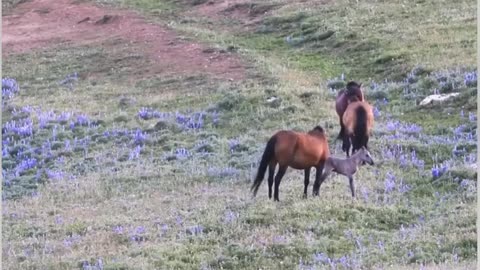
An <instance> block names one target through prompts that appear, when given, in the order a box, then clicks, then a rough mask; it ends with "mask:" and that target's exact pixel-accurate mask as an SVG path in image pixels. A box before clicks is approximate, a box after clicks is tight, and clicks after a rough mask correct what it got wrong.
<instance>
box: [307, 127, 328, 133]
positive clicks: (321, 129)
mask: <svg viewBox="0 0 480 270" xmlns="http://www.w3.org/2000/svg"><path fill="white" fill-rule="evenodd" d="M316 132H319V133H321V134H325V129H323V128H322V127H321V126H316V127H314V128H313V129H312V130H310V132H308V133H309V134H312V133H316Z"/></svg>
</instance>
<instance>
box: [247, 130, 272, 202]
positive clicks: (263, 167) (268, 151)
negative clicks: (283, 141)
mask: <svg viewBox="0 0 480 270" xmlns="http://www.w3.org/2000/svg"><path fill="white" fill-rule="evenodd" d="M276 143H277V136H273V137H271V138H270V140H268V142H267V146H266V147H265V151H264V152H263V155H262V160H261V161H260V166H259V167H258V172H257V177H255V181H254V182H253V185H252V187H251V188H250V191H253V196H254V197H255V195H257V191H258V188H259V187H260V184H262V181H263V178H264V177H265V172H266V171H267V167H268V163H269V162H270V161H271V160H272V158H273V157H274V156H275V144H276Z"/></svg>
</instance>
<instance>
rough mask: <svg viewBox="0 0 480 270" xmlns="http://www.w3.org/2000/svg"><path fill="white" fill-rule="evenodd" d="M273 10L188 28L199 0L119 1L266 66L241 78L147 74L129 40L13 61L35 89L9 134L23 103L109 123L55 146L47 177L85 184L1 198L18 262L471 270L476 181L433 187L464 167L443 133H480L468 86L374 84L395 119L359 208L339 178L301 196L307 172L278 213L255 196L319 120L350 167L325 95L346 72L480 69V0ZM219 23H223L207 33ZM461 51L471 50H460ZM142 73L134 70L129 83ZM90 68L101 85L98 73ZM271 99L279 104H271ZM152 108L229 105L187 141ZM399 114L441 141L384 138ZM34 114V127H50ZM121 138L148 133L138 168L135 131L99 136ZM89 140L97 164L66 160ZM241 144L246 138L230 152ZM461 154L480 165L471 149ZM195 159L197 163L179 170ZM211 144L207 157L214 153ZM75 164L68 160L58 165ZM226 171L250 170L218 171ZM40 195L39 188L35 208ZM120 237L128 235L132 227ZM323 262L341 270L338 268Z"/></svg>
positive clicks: (24, 97) (9, 262)
mask: <svg viewBox="0 0 480 270" xmlns="http://www.w3.org/2000/svg"><path fill="white" fill-rule="evenodd" d="M102 3H110V2H106V1H103V2H102ZM272 3H273V2H272ZM275 3H279V4H281V5H282V6H281V7H280V8H279V9H276V10H275V11H273V15H272V16H271V17H267V18H265V19H264V20H263V21H261V22H260V23H259V24H258V25H256V27H255V28H254V29H250V30H249V31H246V30H245V29H239V28H238V27H232V24H231V21H228V20H227V21H224V20H213V19H211V18H210V19H208V18H201V17H200V16H199V17H190V18H189V19H190V20H189V21H188V22H184V23H181V20H183V19H184V17H182V16H181V15H182V14H183V13H182V12H186V11H187V10H188V9H193V8H195V6H192V4H193V2H192V1H159V2H158V1H129V0H122V1H116V2H115V4H119V5H121V6H123V7H132V8H136V9H138V10H140V11H142V12H144V13H145V14H146V15H147V16H148V17H149V19H151V20H152V21H156V22H158V23H163V24H167V23H170V24H169V25H170V27H172V28H173V29H174V30H176V31H179V32H181V33H182V34H183V35H185V36H187V37H188V38H189V39H192V40H200V41H203V42H206V43H208V45H209V46H213V47H218V48H225V49H226V48H228V47H229V46H235V48H237V50H238V54H239V55H240V56H241V57H243V58H244V59H245V60H246V61H248V63H249V64H250V65H252V66H253V69H254V70H253V71H251V72H250V73H249V76H250V77H249V78H248V79H246V80H245V81H243V82H240V83H230V82H224V81H219V80H212V79H211V78H209V77H207V76H202V75H195V76H192V75H191V74H178V75H171V76H163V74H148V73H146V72H144V70H143V69H142V63H144V61H147V59H144V58H143V56H142V55H141V54H140V53H137V54H133V57H132V51H130V50H127V49H123V48H121V46H113V47H111V46H110V47H109V48H111V49H110V50H107V49H106V48H105V47H103V46H102V44H98V46H93V45H92V46H75V45H74V44H71V45H70V46H60V47H58V48H55V49H46V50H42V51H36V52H31V53H27V54H20V55H14V56H9V57H8V58H6V59H4V64H3V74H4V76H9V77H13V78H16V79H17V80H18V81H19V83H20V93H19V94H18V95H17V96H16V97H14V98H13V100H11V102H10V103H9V106H8V108H7V110H4V111H3V115H2V121H3V122H4V123H5V122H6V121H9V120H11V119H13V118H14V117H19V116H16V115H13V113H12V111H13V108H21V107H23V106H26V105H31V106H40V107H41V108H42V109H43V110H54V111H57V112H61V111H73V112H78V113H85V114H86V115H88V116H89V117H90V118H91V119H92V120H94V121H99V123H101V124H100V127H99V128H98V130H92V129H89V128H87V127H78V128H76V129H74V130H72V131H70V130H68V129H67V130H65V131H61V132H59V133H58V134H57V139H56V140H52V145H57V146H58V149H56V150H53V151H52V154H53V155H54V158H51V160H50V161H48V162H46V167H47V168H49V169H53V170H63V171H65V172H71V173H74V174H75V176H76V177H75V178H73V179H68V178H65V179H62V180H54V179H48V177H47V175H42V176H41V181H40V182H39V183H37V182H36V181H35V180H34V177H35V170H32V171H27V172H25V173H24V175H21V176H19V177H18V178H15V181H16V182H15V183H14V184H13V185H12V187H6V186H4V196H5V194H6V195H8V196H7V197H8V199H7V200H6V201H4V205H3V220H4V225H3V232H2V233H3V243H2V244H3V253H4V256H3V258H4V259H3V260H4V261H3V264H4V265H5V267H7V268H8V269H37V268H46V269H77V268H78V269H81V268H82V264H83V263H84V262H85V261H87V262H89V263H91V264H96V263H98V260H99V259H101V260H102V262H103V265H104V269H199V268H201V267H205V269H209V268H210V269H258V268H259V267H262V268H266V269H270V268H279V269H298V268H299V266H300V260H301V261H302V263H303V264H306V265H309V264H313V261H314V259H313V256H314V254H316V253H320V252H322V253H325V254H327V255H328V256H330V257H333V258H336V259H338V258H340V257H342V256H348V257H349V258H355V262H356V263H357V264H358V265H362V267H363V268H365V269H375V268H376V267H380V268H383V269H419V268H420V264H424V265H425V269H452V268H454V269H474V265H475V264H476V254H477V248H476V245H477V241H476V239H477V235H476V227H475V224H476V222H475V217H476V210H475V205H476V203H477V202H476V196H477V194H476V177H477V176H476V172H475V170H474V169H471V168H468V167H464V166H463V165H462V164H461V163H462V162H463V161H462V160H461V158H458V159H455V162H456V163H455V164H454V167H453V168H451V169H450V170H449V171H448V173H446V174H445V175H443V176H442V177H440V178H438V179H433V178H432V176H431V172H430V168H431V166H433V165H434V161H433V160H432V156H435V154H436V155H437V161H439V162H441V161H444V160H449V159H450V158H451V151H452V148H453V144H450V143H449V144H443V145H436V144H433V143H431V144H429V142H428V139H429V138H432V137H428V136H451V135H452V134H453V128H456V127H457V126H458V125H460V124H466V125H467V127H468V128H470V129H476V124H475V123H473V122H469V121H468V119H465V118H461V117H460V116H459V115H460V110H461V109H462V108H461V107H462V106H464V108H463V109H464V110H465V112H466V113H467V118H468V112H474V113H476V103H475V102H473V101H472V100H473V98H472V96H473V93H474V91H475V90H476V87H470V88H465V89H463V88H462V89H460V91H461V92H462V93H463V94H462V97H461V98H459V99H456V100H453V101H451V102H447V103H446V104H444V106H443V105H442V106H438V105H435V106H432V107H428V108H425V109H419V108H418V107H417V106H416V104H415V101H418V99H421V98H422V97H423V96H425V95H427V94H429V93H430V91H431V89H432V88H433V87H434V86H432V85H430V84H434V83H433V82H426V81H427V79H428V78H426V77H425V76H424V77H421V76H419V77H418V79H419V81H420V82H419V83H414V84H411V87H412V89H413V88H414V89H416V90H415V91H417V92H416V93H417V95H418V96H416V97H415V98H414V99H407V98H406V97H405V96H404V95H403V94H402V87H401V85H402V83H401V82H390V83H387V84H385V86H381V90H379V91H382V93H381V94H379V92H374V91H373V90H372V91H371V89H370V88H367V87H366V89H367V90H366V91H367V98H368V99H369V100H371V101H372V102H374V101H375V99H376V98H375V95H384V96H385V97H387V98H388V99H389V104H388V105H378V107H379V108H380V110H381V112H382V116H381V117H380V118H378V121H377V122H376V128H375V134H374V136H373V138H371V142H370V148H371V151H372V154H373V156H374V158H375V159H376V160H377V161H378V162H377V165H376V166H375V167H362V168H361V169H360V170H359V172H358V173H357V175H356V181H355V184H356V193H357V198H356V199H355V200H352V199H351V196H350V193H349V190H348V181H347V179H345V178H344V177H342V176H332V177H331V178H329V179H328V180H327V181H326V182H325V184H324V185H323V186H322V188H321V191H320V194H321V195H320V198H312V197H311V195H310V194H311V186H310V189H309V198H308V199H306V200H304V199H301V194H302V191H303V173H302V172H299V171H295V170H292V169H290V170H289V171H288V173H287V175H286V176H285V178H284V179H283V181H282V184H281V187H280V200H281V202H278V203H274V202H272V201H268V200H267V188H266V183H263V184H262V186H261V189H260V191H259V193H258V195H257V198H256V199H252V198H251V194H250V193H249V192H248V190H249V187H250V185H251V179H252V178H253V176H254V175H255V173H256V169H257V166H258V160H259V158H260V156H261V154H262V151H263V149H264V147H265V142H266V140H267V139H268V137H269V136H271V135H272V134H273V132H275V131H277V130H279V129H284V128H285V129H296V130H303V131H306V130H309V129H311V128H312V127H313V126H315V125H317V124H320V125H322V126H323V127H325V128H326V130H327V132H328V135H329V138H330V139H329V142H330V148H331V151H332V152H334V153H335V154H336V155H341V153H340V149H339V145H338V142H337V143H335V142H334V140H333V138H334V137H335V135H336V133H337V132H338V123H337V122H338V119H337V116H336V114H335V112H334V108H333V107H334V104H333V95H331V94H329V93H328V89H327V87H326V82H327V80H328V79H329V78H331V77H335V76H338V75H339V74H341V73H342V72H345V74H346V75H347V78H355V80H357V79H358V80H360V81H365V82H367V81H368V80H369V79H370V78H374V79H376V80H377V81H378V79H379V78H383V76H384V75H385V74H387V73H390V72H392V78H395V77H399V78H400V79H401V80H403V79H404V77H402V75H404V74H405V73H406V71H410V70H411V68H412V67H414V66H415V65H416V64H418V63H421V64H423V65H425V66H426V67H427V68H428V69H430V70H439V69H442V68H444V67H456V66H463V65H465V66H471V65H473V59H474V57H472V55H474V54H475V49H474V48H475V46H474V45H475V43H474V37H475V32H474V28H473V21H469V20H468V19H469V18H472V17H473V16H474V14H472V12H473V11H474V7H473V3H472V2H471V1H469V2H458V3H454V2H447V1H440V2H438V1H435V2H434V1H426V0H425V1H415V2H411V1H409V2H407V1H389V2H375V3H373V2H361V3H357V2H356V1H334V2H333V1H332V2H327V3H326V4H324V5H317V6H313V5H308V4H311V3H309V2H307V3H287V2H285V1H275ZM300 9H302V10H303V12H302V13H299V12H298V10H300ZM299 14H300V15H299ZM163 15H165V17H162V16H163ZM444 18H452V20H448V21H447V20H446V19H444ZM453 18H454V19H453ZM209 21H210V22H212V23H213V26H208V25H209V24H208V22H209ZM394 26H395V27H396V28H395V27H394ZM414 26H416V27H417V26H418V27H419V28H415V27H414ZM215 27H218V28H215ZM230 27H232V28H230ZM212 29H215V30H212ZM229 29H233V30H231V31H229ZM262 29H263V32H262V31H258V30H262ZM312 29H315V30H316V31H314V30H312ZM415 29H417V30H415ZM425 29H431V31H430V30H429V31H427V30H425ZM267 30H268V31H267ZM317 30H318V31H317ZM326 30H334V31H336V33H335V34H334V35H333V36H332V37H330V38H328V39H326V40H318V36H317V40H315V39H314V38H312V39H309V40H308V41H307V42H304V43H303V44H302V45H301V46H295V47H290V46H289V45H287V44H286V43H285V41H284V38H285V37H286V36H287V35H290V34H293V36H298V35H300V34H304V35H305V34H307V35H313V34H315V33H317V34H318V33H320V34H321V33H324V31H326ZM454 30H455V31H454ZM235 31H238V32H235ZM461 40H465V42H457V41H461ZM462 46H464V47H462ZM397 57H398V59H399V60H393V61H391V59H392V58H397ZM119 63H121V64H119ZM352 63H357V64H356V65H352ZM133 71H137V72H136V73H135V74H136V75H135V77H134V78H131V77H130V76H131V74H132V73H134V72H133ZM72 72H78V73H79V75H80V79H79V81H78V82H77V83H76V84H75V88H74V90H73V91H70V90H68V89H67V88H66V87H64V86H60V85H59V84H58V82H59V81H61V80H62V79H63V78H64V77H65V75H67V74H70V73H72ZM376 72H378V73H376ZM86 74H87V75H93V76H85V77H83V76H84V75H86ZM272 96H276V97H278V98H279V99H278V100H276V101H275V102H271V103H269V102H268V101H267V100H268V98H270V97H272ZM142 107H152V108H154V109H156V110H158V111H161V112H175V111H178V112H181V113H187V111H188V110H193V111H197V110H202V111H205V112H206V113H211V112H213V111H217V112H218V114H219V122H218V125H217V126H215V125H214V124H213V123H212V120H210V118H208V120H206V123H205V128H204V129H202V130H200V131H196V132H182V131H181V130H179V129H178V127H177V126H176V125H175V124H174V122H172V121H171V120H139V119H138V118H137V116H136V114H137V113H138V111H139V110H140V108H142ZM439 112H442V113H444V114H447V115H442V114H440V113H439ZM387 113H390V114H391V115H392V117H393V119H400V120H401V121H405V122H410V123H416V124H418V125H420V126H422V128H423V130H422V134H423V135H422V136H426V137H422V138H420V135H414V136H412V137H411V138H406V137H401V138H399V139H396V140H392V139H389V138H388V136H389V135H391V134H393V132H391V131H388V129H386V128H385V125H386V123H387V122H388V121H390V119H388V118H387V117H386V114H387ZM448 113H450V115H448ZM33 118H34V117H33ZM33 120H34V122H35V124H37V121H38V119H36V118H34V119H33ZM158 122H161V123H160V124H158ZM55 124H57V125H60V124H59V123H49V129H47V130H38V129H36V130H35V134H34V136H33V139H32V142H31V143H32V145H33V146H37V147H38V146H41V145H42V143H43V142H45V140H46V139H48V138H51V134H52V129H53V126H54V125H55ZM118 128H122V129H136V128H139V129H141V130H142V132H145V133H147V134H148V138H147V140H146V142H145V145H144V146H143V148H142V150H141V153H140V158H139V159H137V160H129V158H128V157H129V155H130V153H131V151H132V149H134V147H135V145H134V144H133V143H132V140H131V139H130V138H128V136H118V137H116V138H114V139H106V138H104V137H102V136H101V135H99V134H102V133H103V132H104V131H108V130H112V129H118ZM87 135H88V136H90V138H91V141H90V144H89V145H90V146H89V148H88V152H84V149H83V148H81V147H80V148H78V149H77V148H73V149H72V150H71V152H68V153H66V152H65V151H64V147H63V144H64V139H70V140H73V139H74V138H75V137H77V138H79V139H80V138H84V137H85V136H87ZM231 139H237V140H238V143H239V146H238V147H237V148H235V149H234V151H233V152H232V151H231V150H230V148H229V142H230V140H231ZM420 139H421V140H423V141H421V140H420ZM199 143H202V146H201V147H199V146H198V144H199ZM459 143H461V144H464V146H465V147H466V148H467V149H468V151H469V152H471V153H475V151H476V146H475V145H474V144H472V142H468V141H465V140H462V141H459ZM392 144H398V145H402V146H403V147H404V149H405V151H407V149H408V151H410V150H412V149H415V150H416V153H417V156H418V157H419V158H421V159H423V160H425V169H424V170H418V169H416V168H414V167H413V166H411V165H408V166H407V167H401V166H400V164H399V162H398V161H396V160H392V159H386V160H382V155H383V154H382V152H383V149H384V148H386V147H389V146H392ZM16 147H17V148H16V150H19V149H21V146H20V145H17V146H16ZM180 147H184V148H186V149H188V150H189V151H190V152H192V156H191V157H190V158H188V159H186V160H181V159H171V160H168V159H165V158H164V157H165V156H168V155H170V156H172V151H174V150H175V149H178V148H180ZM53 148H55V147H53ZM201 149H203V150H206V151H208V152H209V153H210V154H209V155H202V153H200V152H201ZM408 153H410V152H408ZM12 154H13V152H12ZM30 154H31V155H32V156H35V155H36V154H35V153H34V152H33V153H30ZM62 156H63V157H64V159H63V162H64V163H61V162H58V161H55V160H56V159H57V158H59V157H62ZM38 158H41V157H39V156H38ZM9 166H15V161H14V160H13V158H6V159H3V161H2V167H3V168H8V167H9ZM228 167H233V168H235V169H237V171H238V173H237V174H233V175H229V176H223V175H220V174H219V173H215V172H214V171H215V170H216V169H225V168H228ZM212 171H213V172H212ZM389 173H391V174H394V175H395V177H396V184H397V187H399V185H400V179H402V181H403V182H404V183H406V184H408V185H409V186H410V188H411V189H410V190H409V191H408V192H405V193H401V192H400V191H398V190H395V191H393V192H391V193H389V194H387V195H385V183H386V182H385V179H387V178H388V177H389V176H388V174H389ZM314 175H315V173H314V172H312V176H311V183H312V182H313V179H314ZM462 179H467V180H468V185H467V186H466V187H461V186H460V184H459V183H460V181H461V180H462ZM265 182H266V180H265ZM33 191H36V192H38V193H37V194H36V195H33V196H32V194H31V193H32V192H33ZM364 191H368V198H367V195H365V194H364ZM9 196H11V197H9ZM199 225H200V226H202V228H203V232H202V233H201V234H199V235H195V234H194V233H192V227H193V226H199ZM412 225H415V227H411V226H412ZM116 226H121V227H122V230H121V233H119V232H118V230H120V229H119V228H116ZM139 226H141V227H143V228H144V229H145V231H144V232H139V233H138V234H137V236H138V237H140V238H139V239H142V241H140V242H138V243H137V242H135V241H132V240H131V239H130V236H131V235H132V233H133V232H134V231H135V229H136V228H137V227H139ZM452 228H454V229H452ZM379 241H380V243H381V244H382V245H383V248H381V247H380V245H379ZM409 252H412V254H410V255H409ZM454 254H455V256H457V257H458V262H456V261H455V260H454ZM316 267H317V268H316V269H329V266H328V265H326V264H325V265H321V264H317V265H316ZM337 269H343V268H342V267H341V266H340V267H339V268H337ZM354 269H357V268H354Z"/></svg>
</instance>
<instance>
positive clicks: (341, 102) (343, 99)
mask: <svg viewBox="0 0 480 270" xmlns="http://www.w3.org/2000/svg"><path fill="white" fill-rule="evenodd" d="M361 86H362V84H361V83H360V84H358V83H356V82H354V81H350V82H349V83H347V86H346V88H345V89H342V90H340V91H339V92H338V94H337V98H336V99H335V110H336V111H337V115H338V118H339V120H340V132H339V133H338V136H337V140H338V139H343V135H344V134H343V133H344V132H345V127H344V125H343V120H342V117H343V114H344V113H345V110H346V109H347V106H348V104H349V103H350V102H351V101H352V99H354V98H357V99H358V100H360V101H364V96H363V91H362V89H361ZM345 147H346V146H345V145H343V146H342V149H343V151H346V150H345Z"/></svg>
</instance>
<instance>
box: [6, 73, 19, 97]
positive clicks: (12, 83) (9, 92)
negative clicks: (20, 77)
mask: <svg viewBox="0 0 480 270" xmlns="http://www.w3.org/2000/svg"><path fill="white" fill-rule="evenodd" d="M18 91H19V87H18V83H17V81H16V80H15V79H12V78H2V100H3V99H10V98H12V97H13V96H14V95H15V94H16V93H18Z"/></svg>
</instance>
